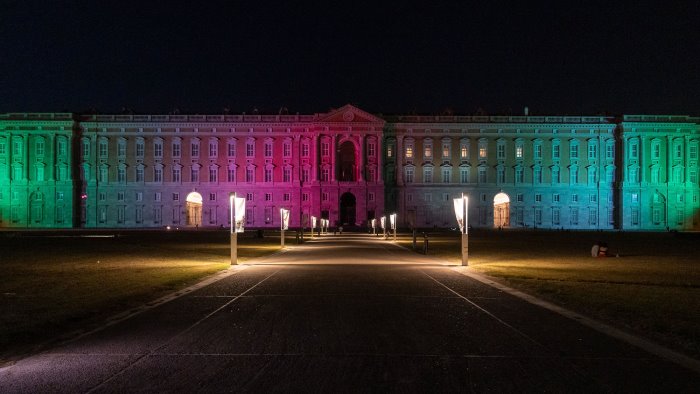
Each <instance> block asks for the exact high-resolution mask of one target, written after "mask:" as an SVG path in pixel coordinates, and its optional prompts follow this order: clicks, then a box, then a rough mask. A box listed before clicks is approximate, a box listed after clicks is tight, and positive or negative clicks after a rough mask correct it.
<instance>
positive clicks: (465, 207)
mask: <svg viewBox="0 0 700 394" xmlns="http://www.w3.org/2000/svg"><path fill="white" fill-rule="evenodd" d="M454 206H455V216H456V217H457V224H458V225H459V232H460V233H461V234H462V265H469V263H468V262H469V220H468V214H469V197H467V196H465V195H464V193H462V197H461V198H455V199H454Z"/></svg>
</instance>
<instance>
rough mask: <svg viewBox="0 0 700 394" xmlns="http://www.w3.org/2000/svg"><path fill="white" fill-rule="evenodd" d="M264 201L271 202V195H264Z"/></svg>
mask: <svg viewBox="0 0 700 394" xmlns="http://www.w3.org/2000/svg"><path fill="white" fill-rule="evenodd" d="M265 201H272V193H265Z"/></svg>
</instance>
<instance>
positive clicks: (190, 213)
mask: <svg viewBox="0 0 700 394" xmlns="http://www.w3.org/2000/svg"><path fill="white" fill-rule="evenodd" d="M185 204H186V212H187V225H188V226H194V227H199V226H201V225H202V195H201V194H199V193H197V192H192V193H190V194H188V195H187V198H186V199H185Z"/></svg>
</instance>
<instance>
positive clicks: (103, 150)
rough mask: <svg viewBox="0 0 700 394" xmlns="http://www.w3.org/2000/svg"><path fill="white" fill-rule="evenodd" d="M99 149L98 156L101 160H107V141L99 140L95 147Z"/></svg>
mask: <svg viewBox="0 0 700 394" xmlns="http://www.w3.org/2000/svg"><path fill="white" fill-rule="evenodd" d="M97 147H98V148H99V151H98V154H99V155H100V157H101V158H107V140H100V143H99V144H98V145H97Z"/></svg>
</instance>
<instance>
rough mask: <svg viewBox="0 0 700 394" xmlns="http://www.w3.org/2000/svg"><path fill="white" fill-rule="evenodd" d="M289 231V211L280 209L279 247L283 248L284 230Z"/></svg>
mask: <svg viewBox="0 0 700 394" xmlns="http://www.w3.org/2000/svg"><path fill="white" fill-rule="evenodd" d="M288 229H289V209H284V208H280V246H281V247H283V248H284V230H288Z"/></svg>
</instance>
